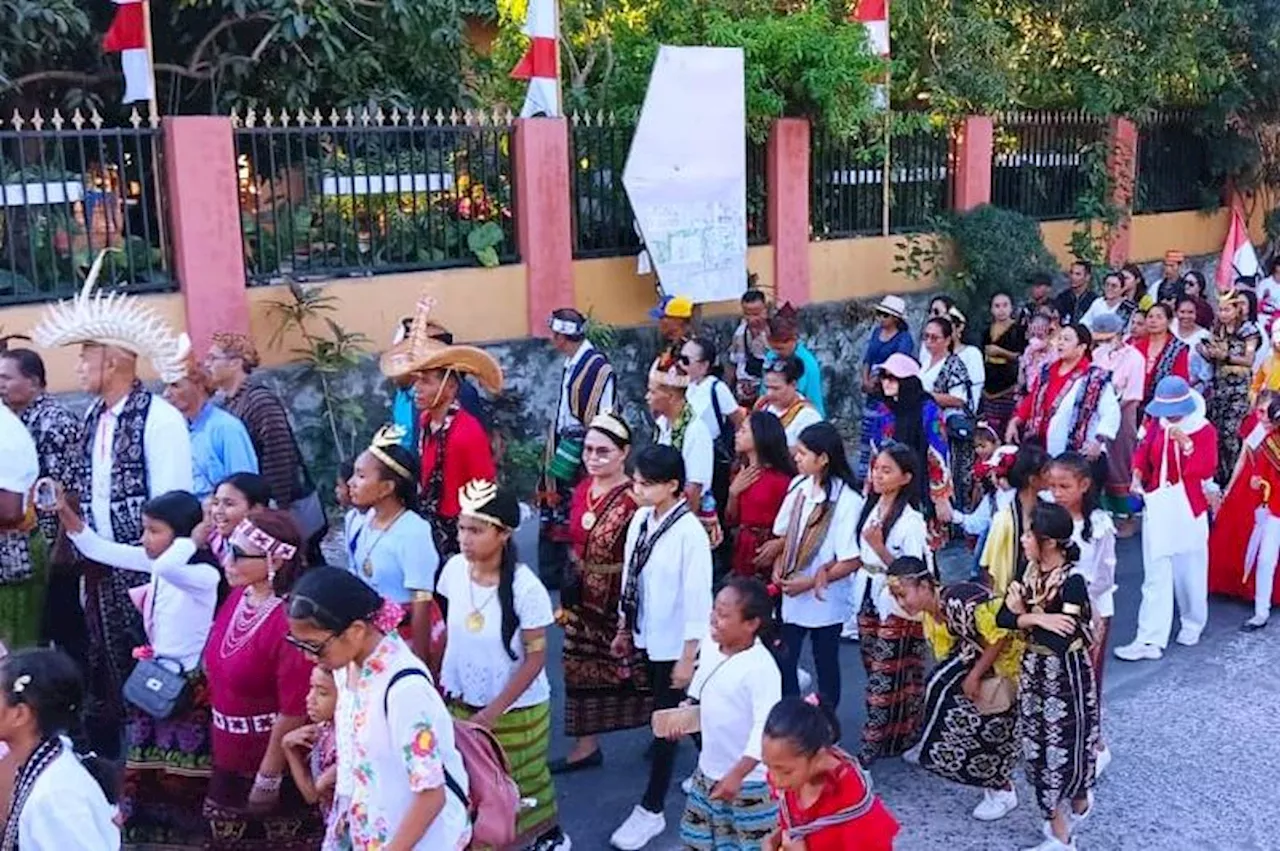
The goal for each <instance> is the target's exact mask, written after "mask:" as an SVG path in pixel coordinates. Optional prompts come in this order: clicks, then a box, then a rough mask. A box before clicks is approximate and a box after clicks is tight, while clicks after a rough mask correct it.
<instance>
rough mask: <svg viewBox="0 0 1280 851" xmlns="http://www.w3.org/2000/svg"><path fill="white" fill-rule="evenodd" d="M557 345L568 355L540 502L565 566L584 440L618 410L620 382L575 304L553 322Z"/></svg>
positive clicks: (546, 534)
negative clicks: (594, 423)
mask: <svg viewBox="0 0 1280 851" xmlns="http://www.w3.org/2000/svg"><path fill="white" fill-rule="evenodd" d="M547 327H548V328H550V329H551V345H553V346H554V347H555V349H556V351H557V352H559V353H560V354H562V355H564V359H565V360H564V366H563V368H562V369H561V371H560V395H559V401H558V402H557V404H556V413H555V418H554V419H553V420H552V421H551V424H550V427H549V429H548V434H547V442H546V452H545V454H544V456H543V465H542V479H541V481H540V482H539V485H538V501H539V503H540V505H541V508H542V523H543V525H542V539H543V540H544V541H546V542H548V543H549V544H550V545H551V546H552V547H553V548H554V549H556V550H558V551H559V552H557V553H556V554H555V555H556V557H555V558H554V561H555V562H556V563H557V564H560V565H562V566H563V565H564V564H565V556H566V555H567V554H566V553H565V552H564V548H565V547H567V545H568V543H569V503H570V501H571V499H572V498H573V486H574V485H575V484H577V482H578V479H579V478H580V477H581V473H582V441H583V438H584V437H585V436H586V433H587V426H588V425H589V424H590V423H591V421H592V420H594V419H595V418H596V415H597V414H607V413H612V412H613V409H614V398H615V394H616V389H615V388H616V384H617V381H616V379H615V377H614V374H613V367H612V366H611V365H610V363H609V358H608V357H606V356H605V354H604V352H602V351H600V350H599V349H597V348H596V347H595V346H593V345H592V344H591V341H590V340H588V339H587V317H585V316H583V315H582V314H581V313H579V312H578V311H577V310H574V309H573V308H571V307H562V308H559V309H558V310H556V311H554V312H552V314H551V316H550V318H548V320H547Z"/></svg>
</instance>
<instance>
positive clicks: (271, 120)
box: [262, 107, 276, 127]
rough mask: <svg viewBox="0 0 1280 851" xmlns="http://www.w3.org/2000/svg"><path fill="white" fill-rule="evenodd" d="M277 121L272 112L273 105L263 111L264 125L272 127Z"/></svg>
mask: <svg viewBox="0 0 1280 851" xmlns="http://www.w3.org/2000/svg"><path fill="white" fill-rule="evenodd" d="M275 123H276V117H275V115H273V114H272V112H271V107H267V108H266V109H265V110H263V113H262V126H263V127H271V126H273V125H274V124H275Z"/></svg>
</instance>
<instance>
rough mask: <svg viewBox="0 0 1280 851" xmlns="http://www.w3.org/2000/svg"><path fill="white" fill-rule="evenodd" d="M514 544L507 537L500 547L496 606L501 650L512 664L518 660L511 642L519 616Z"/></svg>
mask: <svg viewBox="0 0 1280 851" xmlns="http://www.w3.org/2000/svg"><path fill="white" fill-rule="evenodd" d="M516 567H517V562H516V542H515V541H514V540H513V539H512V538H510V537H508V538H507V542H506V543H505V544H503V545H502V563H501V564H500V565H499V566H498V605H499V606H500V607H501V608H502V649H504V650H506V651H507V656H508V657H510V659H511V661H512V662H514V661H516V659H517V658H518V657H517V655H516V651H514V650H512V649H511V641H512V639H514V638H515V637H516V631H517V630H518V629H520V616H519V615H517V614H516Z"/></svg>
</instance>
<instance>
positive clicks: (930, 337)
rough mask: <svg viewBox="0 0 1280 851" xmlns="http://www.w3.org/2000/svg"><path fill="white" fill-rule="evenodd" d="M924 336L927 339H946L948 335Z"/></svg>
mask: <svg viewBox="0 0 1280 851" xmlns="http://www.w3.org/2000/svg"><path fill="white" fill-rule="evenodd" d="M924 338H925V339H926V340H945V339H947V338H946V337H944V336H942V335H941V334H925V335H924Z"/></svg>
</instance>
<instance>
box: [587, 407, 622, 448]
mask: <svg viewBox="0 0 1280 851" xmlns="http://www.w3.org/2000/svg"><path fill="white" fill-rule="evenodd" d="M587 428H593V429H595V430H596V431H602V432H604V433H605V434H608V435H611V436H613V437H614V438H617V439H618V440H620V441H622V442H623V443H630V442H631V429H629V428H627V424H626V423H624V422H623V421H622V420H621V419H620V418H619V417H617V416H616V415H614V414H597V415H596V417H595V419H593V420H592V421H591V425H589V426H587Z"/></svg>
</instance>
